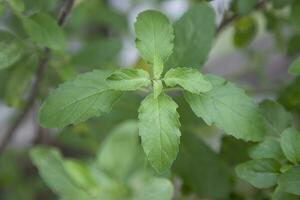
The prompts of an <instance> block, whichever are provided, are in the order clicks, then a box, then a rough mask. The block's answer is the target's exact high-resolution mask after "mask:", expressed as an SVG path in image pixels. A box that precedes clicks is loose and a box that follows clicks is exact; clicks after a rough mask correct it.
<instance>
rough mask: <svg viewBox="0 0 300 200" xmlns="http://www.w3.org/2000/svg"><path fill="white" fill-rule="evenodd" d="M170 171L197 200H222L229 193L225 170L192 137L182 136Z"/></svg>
mask: <svg viewBox="0 0 300 200" xmlns="http://www.w3.org/2000/svg"><path fill="white" fill-rule="evenodd" d="M172 171H174V173H175V174H176V175H178V176H179V177H180V178H181V179H182V181H183V182H184V184H185V185H187V186H188V187H189V188H191V189H192V190H193V191H195V192H196V193H197V194H198V195H199V197H202V198H203V197H205V199H206V198H207V199H224V198H226V197H228V195H229V193H230V188H231V186H230V185H231V184H230V173H229V170H228V168H227V166H225V165H224V163H223V162H222V161H221V160H220V157H219V156H218V155H217V154H216V153H215V152H214V151H213V150H211V148H210V147H209V146H207V145H206V144H205V143H204V142H203V141H202V140H201V139H200V138H199V137H197V136H195V135H193V134H192V133H189V132H186V133H183V134H182V138H181V144H180V151H179V153H178V157H177V159H176V161H175V162H174V165H173V167H172ZM203 199H204V198H203Z"/></svg>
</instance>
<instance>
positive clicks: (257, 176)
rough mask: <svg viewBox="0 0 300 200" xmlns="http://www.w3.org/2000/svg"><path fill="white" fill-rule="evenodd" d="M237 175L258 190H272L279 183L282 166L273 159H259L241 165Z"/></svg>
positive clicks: (237, 169)
mask: <svg viewBox="0 0 300 200" xmlns="http://www.w3.org/2000/svg"><path fill="white" fill-rule="evenodd" d="M235 170H236V173H237V175H238V176H239V177H240V178H241V179H243V180H245V181H247V182H249V183H250V184H251V185H253V186H255V187H257V188H270V187H272V186H274V185H276V183H277V179H278V177H279V175H280V164H279V163H278V162H277V161H275V160H273V159H258V160H250V161H248V162H245V163H242V164H239V165H238V166H237V167H236V169H235Z"/></svg>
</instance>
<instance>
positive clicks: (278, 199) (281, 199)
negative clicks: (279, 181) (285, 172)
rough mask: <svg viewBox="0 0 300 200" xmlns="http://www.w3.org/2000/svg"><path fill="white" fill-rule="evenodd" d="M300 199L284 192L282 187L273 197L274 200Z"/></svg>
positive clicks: (278, 188) (276, 190)
mask: <svg viewBox="0 0 300 200" xmlns="http://www.w3.org/2000/svg"><path fill="white" fill-rule="evenodd" d="M299 199H300V197H298V196H296V195H293V194H289V193H287V192H285V191H283V190H282V189H281V188H280V187H276V189H275V191H274V193H273V195H272V200H299Z"/></svg>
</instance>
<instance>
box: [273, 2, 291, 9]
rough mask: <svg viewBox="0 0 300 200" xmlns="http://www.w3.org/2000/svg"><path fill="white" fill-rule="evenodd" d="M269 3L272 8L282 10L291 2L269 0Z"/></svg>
mask: <svg viewBox="0 0 300 200" xmlns="http://www.w3.org/2000/svg"><path fill="white" fill-rule="evenodd" d="M271 2H272V4H273V6H274V8H283V7H284V6H287V5H290V4H291V3H292V2H293V0H285V1H282V0H271Z"/></svg>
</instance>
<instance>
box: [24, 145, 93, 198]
mask: <svg viewBox="0 0 300 200" xmlns="http://www.w3.org/2000/svg"><path fill="white" fill-rule="evenodd" d="M30 156H31V160H32V162H33V163H34V165H35V166H36V167H37V168H38V170H39V174H40V175H41V176H42V178H43V180H44V181H45V182H46V184H47V185H48V186H49V187H50V188H51V189H52V190H53V191H54V192H55V193H57V194H59V195H60V196H61V197H62V198H65V199H71V197H73V199H76V200H80V199H82V200H88V199H89V197H88V195H87V193H86V192H85V191H83V190H82V189H81V188H80V187H78V186H77V185H76V184H75V183H74V182H73V181H72V180H71V178H70V176H69V174H68V173H67V171H66V170H65V167H64V163H63V160H62V157H61V155H60V153H59V152H58V151H57V150H55V149H50V148H46V147H36V148H34V149H32V150H31V152H30Z"/></svg>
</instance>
